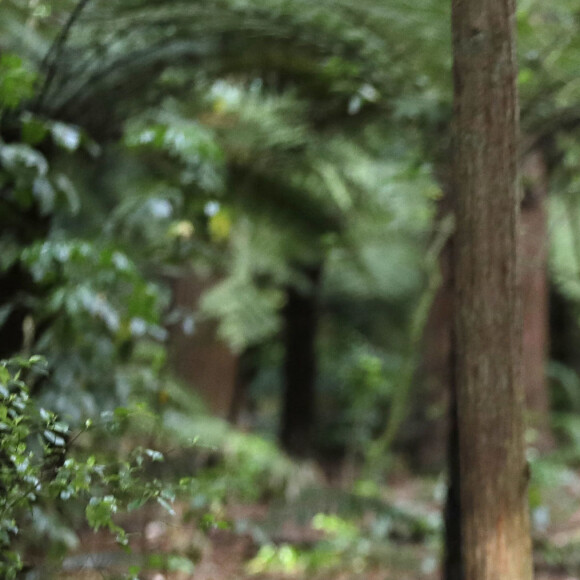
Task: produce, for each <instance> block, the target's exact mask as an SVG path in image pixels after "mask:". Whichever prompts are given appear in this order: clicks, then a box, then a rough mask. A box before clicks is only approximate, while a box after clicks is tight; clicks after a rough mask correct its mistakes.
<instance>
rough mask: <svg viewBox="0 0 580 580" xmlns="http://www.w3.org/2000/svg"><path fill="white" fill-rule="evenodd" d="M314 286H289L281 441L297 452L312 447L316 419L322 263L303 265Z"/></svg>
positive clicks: (302, 452)
mask: <svg viewBox="0 0 580 580" xmlns="http://www.w3.org/2000/svg"><path fill="white" fill-rule="evenodd" d="M302 272H303V273H304V275H305V277H306V278H307V280H308V282H309V285H310V288H309V289H307V290H306V289H304V290H302V289H298V288H294V287H290V288H288V291H287V302H286V306H285V308H284V311H283V317H284V344H285V348H286V352H285V357H284V395H283V396H284V399H283V403H282V423H281V431H280V441H281V443H282V445H283V447H284V448H285V449H286V450H287V451H289V452H290V453H291V454H294V455H308V454H309V453H310V451H311V447H312V443H313V436H314V427H315V422H316V402H315V401H316V397H315V382H316V329H317V323H318V292H319V288H320V281H321V277H322V266H321V265H318V264H317V265H314V266H309V267H305V268H303V269H302Z"/></svg>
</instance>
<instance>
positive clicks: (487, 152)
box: [452, 0, 532, 580]
mask: <svg viewBox="0 0 580 580" xmlns="http://www.w3.org/2000/svg"><path fill="white" fill-rule="evenodd" d="M514 11H515V3H514V1H513V0H453V3H452V15H453V51H454V89H455V105H454V123H455V124H454V131H455V134H454V138H455V156H454V185H453V187H454V202H455V204H456V227H457V230H456V237H455V244H454V251H453V254H454V284H455V315H454V330H455V341H456V342H455V345H456V349H455V350H456V353H455V357H456V358H455V363H456V364H455V380H456V388H457V421H458V423H457V427H458V435H459V474H460V490H459V491H460V505H461V551H462V555H463V558H462V561H463V562H462V563H463V573H464V578H465V580H497V579H499V578H501V579H502V580H529V579H531V578H532V559H531V542H530V534H529V514H528V504H527V480H528V470H527V466H526V461H525V452H524V416H523V412H524V390H523V385H522V382H521V348H522V340H521V328H522V317H521V300H520V296H519V288H518V284H517V281H518V275H517V264H516V256H517V246H518V229H517V228H518V221H519V190H518V181H517V137H518V106H517V91H516V62H515V48H514V38H513V37H514V32H513V25H514Z"/></svg>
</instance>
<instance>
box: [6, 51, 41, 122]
mask: <svg viewBox="0 0 580 580" xmlns="http://www.w3.org/2000/svg"><path fill="white" fill-rule="evenodd" d="M35 85H36V74H35V72H34V70H32V68H31V67H30V65H28V66H27V65H26V64H25V62H24V60H23V59H22V58H21V57H20V56H18V55H17V54H13V53H4V54H2V55H0V113H1V112H4V111H5V110H7V109H8V110H9V109H15V108H16V107H17V106H18V105H20V103H21V102H22V101H24V100H26V99H30V98H31V97H32V96H34V94H35V90H36V86H35Z"/></svg>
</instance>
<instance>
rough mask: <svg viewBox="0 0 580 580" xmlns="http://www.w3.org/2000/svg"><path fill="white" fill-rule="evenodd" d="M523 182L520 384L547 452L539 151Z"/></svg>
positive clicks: (544, 230) (544, 237)
mask: <svg viewBox="0 0 580 580" xmlns="http://www.w3.org/2000/svg"><path fill="white" fill-rule="evenodd" d="M522 180H523V186H524V187H523V190H524V191H523V193H524V197H523V200H522V204H521V208H522V220H521V221H522V228H521V232H520V236H521V237H520V240H521V241H520V243H521V253H520V254H521V264H522V267H521V277H522V279H521V284H522V301H523V337H522V338H523V353H522V361H523V365H522V382H523V384H524V390H525V393H526V411H527V415H528V417H527V425H528V426H529V427H531V428H533V429H534V431H535V438H534V440H533V442H532V443H533V445H534V446H535V447H536V448H537V449H539V450H540V451H549V450H550V449H551V448H552V447H553V445H554V440H553V437H552V432H551V429H550V398H549V391H548V383H547V378H546V360H547V351H548V337H549V314H548V279H547V278H548V277H547V270H548V224H547V222H548V219H547V210H546V197H547V191H548V176H547V168H546V162H545V160H544V155H543V154H542V152H541V151H539V150H534V151H531V152H530V153H528V154H527V155H526V156H525V158H524V160H523V163H522Z"/></svg>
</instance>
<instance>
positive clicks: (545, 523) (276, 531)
mask: <svg viewBox="0 0 580 580" xmlns="http://www.w3.org/2000/svg"><path fill="white" fill-rule="evenodd" d="M438 485H439V484H438V483H436V482H434V481H425V480H421V479H412V478H408V479H405V480H401V481H398V482H396V483H395V484H393V485H390V486H389V489H388V492H387V493H386V499H387V501H388V502H389V504H392V505H394V506H397V508H399V509H404V510H406V509H408V510H410V511H412V512H413V513H420V514H422V516H424V517H427V519H429V518H432V517H433V518H435V519H437V518H440V515H439V514H440V509H441V497H440V496H441V493H440V492H439V493H438V492H437V486H438ZM319 491H320V492H321V495H322V496H329V495H332V490H331V489H330V488H328V489H321V490H319ZM438 496H439V499H437V497H438ZM541 505H542V508H541V510H540V511H538V512H537V513H536V515H535V528H536V530H535V532H534V545H535V550H534V559H535V563H536V576H535V578H536V580H580V474H577V473H574V472H572V471H570V472H569V474H568V477H567V478H564V479H563V480H561V481H560V482H559V484H558V485H556V486H553V487H549V488H547V489H544V490H543V492H542V504H541ZM318 507H320V506H318ZM313 509H317V508H316V507H314V508H313ZM324 509H326V508H324ZM188 510H189V508H188V506H185V505H177V506H176V512H177V513H176V516H174V517H171V516H169V515H168V514H167V513H166V512H163V513H162V512H161V511H160V510H157V509H154V510H151V509H150V510H147V511H145V512H141V513H138V514H136V515H134V516H133V517H132V518H131V519H129V520H127V521H124V522H122V523H123V525H124V526H125V527H126V529H127V530H128V531H129V532H130V535H131V546H132V552H131V554H126V553H124V552H121V551H119V550H118V549H117V548H116V547H115V544H114V542H113V541H112V540H111V538H110V536H107V535H106V534H104V533H97V534H93V533H91V532H88V531H85V532H82V533H81V534H80V538H81V546H80V548H79V549H78V551H77V552H76V553H75V554H71V555H70V556H69V557H68V558H67V559H66V560H65V563H64V569H63V571H61V572H59V573H58V574H57V576H56V577H57V578H62V579H63V580H64V579H73V578H74V579H75V580H93V579H94V580H103V578H108V579H115V578H122V577H124V576H123V573H125V574H126V572H127V570H128V569H129V568H130V567H131V566H134V568H133V569H134V571H135V574H134V577H135V578H139V580H190V579H194V580H301V579H308V580H331V579H332V580H435V579H439V578H440V577H441V571H440V567H439V562H440V556H441V541H440V538H439V534H435V537H433V535H431V536H429V535H426V536H425V537H423V538H420V537H417V538H413V537H412V535H411V536H410V537H409V536H407V537H405V534H403V535H401V536H400V537H398V536H397V534H396V533H389V534H388V535H387V536H386V539H384V540H382V541H376V538H375V540H374V544H373V540H372V538H371V539H368V538H367V539H361V538H360V537H354V536H349V535H348V530H347V532H346V533H345V534H343V537H342V538H341V537H338V539H337V538H336V537H335V538H334V542H332V541H331V543H330V544H329V546H330V548H329V549H330V552H329V551H328V549H327V551H326V552H325V551H324V550H323V551H322V552H320V554H322V557H319V558H318V559H317V558H310V559H308V560H304V559H302V556H301V554H307V553H308V552H309V551H312V550H313V549H314V550H315V549H316V546H319V545H324V539H325V533H324V532H322V531H320V530H318V529H313V527H312V526H311V525H310V522H309V521H304V518H301V517H300V516H299V513H298V512H299V511H300V508H299V506H298V505H297V504H291V503H290V504H288V505H287V506H286V508H285V509H280V505H279V504H278V505H276V503H275V502H269V503H268V502H261V503H254V504H240V503H234V504H232V505H229V506H228V507H227V508H226V509H225V511H223V512H222V513H221V515H220V519H221V518H223V520H224V521H227V522H230V523H231V525H230V526H229V528H228V529H220V526H213V525H210V526H209V527H206V529H204V530H202V529H201V527H200V525H199V521H198V520H197V521H196V519H195V518H188ZM274 512H277V514H278V515H277V516H276V517H272V514H273V513H274ZM369 517H373V516H372V514H368V513H365V514H363V515H362V519H363V520H364V519H365V518H367V519H368V518H369ZM272 524H274V526H275V528H273V527H272ZM264 530H267V532H264ZM266 533H267V535H264V534H266ZM260 534H262V535H260ZM339 536H340V534H339ZM264 538H267V540H265V539H264ZM264 542H270V544H269V545H270V546H277V548H278V550H277V552H276V556H273V550H272V549H270V551H269V552H266V553H264V548H262V550H261V551H260V544H262V545H263V543H264ZM321 542H322V544H321ZM349 542H350V543H351V545H348V544H349ZM327 548H328V546H327ZM274 549H275V548H274ZM333 551H334V552H333ZM331 552H332V554H333V555H332V556H329V554H330V553H331ZM325 554H326V556H325ZM325 558H326V559H325ZM138 569H140V571H137V570H138ZM125 577H126V576H125Z"/></svg>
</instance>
